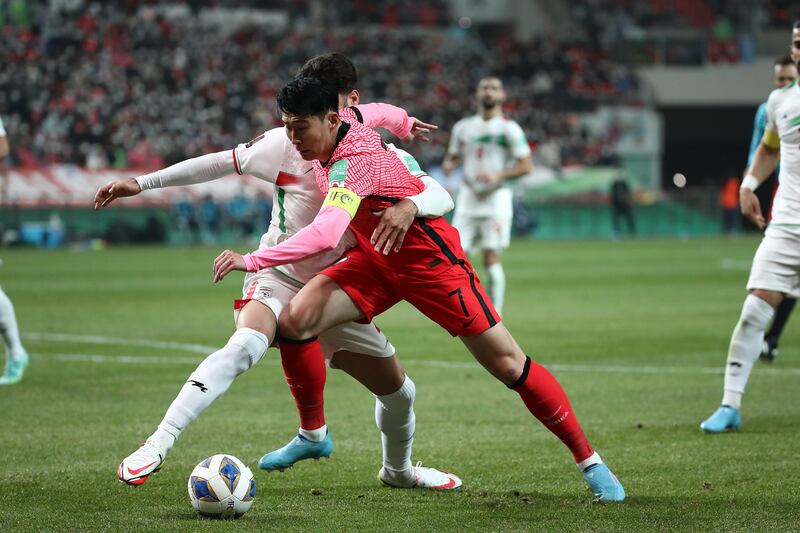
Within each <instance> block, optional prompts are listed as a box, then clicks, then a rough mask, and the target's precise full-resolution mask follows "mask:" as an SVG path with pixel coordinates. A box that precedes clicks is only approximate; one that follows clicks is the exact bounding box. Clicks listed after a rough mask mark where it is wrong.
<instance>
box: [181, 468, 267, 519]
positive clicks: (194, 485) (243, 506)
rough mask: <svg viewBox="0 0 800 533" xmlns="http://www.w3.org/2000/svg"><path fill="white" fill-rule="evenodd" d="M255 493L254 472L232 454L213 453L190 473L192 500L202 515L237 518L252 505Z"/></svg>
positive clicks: (193, 505)
mask: <svg viewBox="0 0 800 533" xmlns="http://www.w3.org/2000/svg"><path fill="white" fill-rule="evenodd" d="M255 497H256V482H255V480H254V479H253V473H252V472H251V471H250V469H249V468H247V465H245V464H244V463H243V462H241V461H240V460H239V459H237V458H236V457H234V456H232V455H227V454H222V453H220V454H217V455H212V456H211V457H209V458H208V459H205V460H203V461H202V462H201V463H200V464H199V465H197V466H196V467H194V470H192V475H191V476H189V500H191V502H192V507H194V509H195V511H197V512H198V513H200V514H201V515H203V516H213V517H221V518H238V517H240V516H242V515H243V514H244V513H246V512H247V511H248V509H250V507H251V506H252V505H253V499H254V498H255Z"/></svg>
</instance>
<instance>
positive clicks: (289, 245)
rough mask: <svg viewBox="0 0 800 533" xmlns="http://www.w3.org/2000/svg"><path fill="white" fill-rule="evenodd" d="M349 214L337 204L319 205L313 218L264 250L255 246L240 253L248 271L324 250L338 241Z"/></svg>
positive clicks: (349, 219)
mask: <svg viewBox="0 0 800 533" xmlns="http://www.w3.org/2000/svg"><path fill="white" fill-rule="evenodd" d="M351 220H352V218H350V214H349V213H348V212H347V211H345V210H344V209H342V208H340V207H334V206H330V205H326V206H323V207H322V209H320V210H319V213H317V216H316V217H315V218H314V220H313V221H312V222H311V224H309V225H308V226H306V227H305V228H303V229H301V230H300V231H298V232H297V233H295V234H294V235H292V236H291V237H289V238H288V239H286V240H285V241H283V242H282V243H280V244H278V245H276V246H273V247H272V248H267V249H264V250H256V251H255V252H252V253H249V254H247V255H245V256H244V264H245V266H246V267H247V271H248V272H257V271H259V270H261V269H262V268H267V267H271V266H277V265H285V264H286V263H294V262H296V261H301V260H303V259H305V258H307V257H310V256H312V255H314V254H318V253H320V252H328V251H330V250H333V249H334V248H336V246H338V245H339V241H341V240H342V236H343V235H344V232H345V230H347V226H349V225H350V221H351Z"/></svg>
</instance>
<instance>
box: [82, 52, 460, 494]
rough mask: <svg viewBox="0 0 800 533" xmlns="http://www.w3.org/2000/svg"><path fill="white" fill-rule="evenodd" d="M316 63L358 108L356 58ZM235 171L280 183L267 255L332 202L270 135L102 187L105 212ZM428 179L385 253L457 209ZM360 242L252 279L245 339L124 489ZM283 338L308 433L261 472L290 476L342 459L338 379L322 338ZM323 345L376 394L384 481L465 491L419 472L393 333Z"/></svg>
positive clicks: (386, 218)
mask: <svg viewBox="0 0 800 533" xmlns="http://www.w3.org/2000/svg"><path fill="white" fill-rule="evenodd" d="M308 65H316V70H317V71H319V72H317V73H318V74H320V75H323V74H327V76H326V77H328V78H331V77H334V78H337V79H338V78H341V79H340V81H339V83H340V84H341V87H343V88H344V90H343V91H341V93H340V95H339V96H340V99H341V103H342V105H346V104H353V105H355V104H358V97H359V95H358V92H357V91H356V90H355V84H356V83H357V79H358V78H357V73H356V70H355V67H354V66H353V65H352V63H351V62H350V61H349V60H348V59H347V58H346V57H344V56H342V55H341V54H326V55H324V56H318V57H317V58H314V59H312V60H309V62H308V63H307V64H306V66H308ZM304 68H305V67H304ZM342 72H343V74H342ZM337 74H341V76H337ZM351 109H352V112H353V113H357V114H359V116H361V117H362V118H363V119H364V120H365V122H366V123H368V124H370V125H372V126H376V127H387V128H389V129H390V131H392V133H394V134H395V135H397V136H398V137H400V138H405V139H406V140H411V139H413V138H417V137H424V134H425V133H427V131H428V128H429V127H431V125H429V124H424V123H422V122H419V121H417V120H415V119H413V118H411V117H408V115H407V114H406V113H405V111H403V110H402V109H399V108H395V107H394V106H387V105H385V104H371V105H370V104H368V105H365V106H361V107H360V108H356V107H353V108H351ZM398 153H399V154H400V155H401V157H403V160H404V161H406V162H407V164H411V165H413V166H416V167H417V168H418V165H416V161H415V160H414V158H413V157H411V156H410V155H409V154H408V153H406V152H403V151H402V150H400V151H398ZM233 173H237V174H247V175H252V176H254V177H257V178H260V179H263V180H266V181H269V182H271V183H274V184H275V191H274V210H273V214H272V222H271V227H270V229H269V231H268V232H267V233H266V234H265V235H264V236H263V237H262V240H261V247H262V248H269V247H271V246H274V245H276V244H277V243H279V242H282V241H284V240H286V239H287V238H289V237H290V236H291V235H293V234H294V233H296V232H298V231H301V230H302V229H303V228H304V227H305V226H306V225H307V224H308V223H309V222H310V221H311V220H312V219H313V217H314V213H315V212H316V210H318V209H319V208H320V206H321V205H322V199H323V198H322V195H321V193H320V192H319V189H318V188H317V186H316V184H315V182H314V174H313V172H312V169H311V166H310V164H309V163H307V162H305V161H303V159H302V158H301V157H300V154H298V153H297V151H296V150H294V148H293V147H292V146H291V144H290V143H289V142H288V139H287V138H286V134H285V133H284V131H283V128H275V129H272V130H269V131H267V132H265V133H263V134H262V135H260V136H258V137H256V138H255V139H253V140H252V141H250V142H249V143H247V144H240V145H239V146H238V147H236V148H235V149H233V150H229V151H225V152H219V153H216V154H208V155H205V156H201V157H197V158H193V159H189V160H187V161H184V162H182V163H178V164H176V165H173V166H171V167H169V168H167V169H164V170H161V171H157V172H154V173H151V174H147V175H145V176H140V177H138V178H136V179H134V180H117V181H115V182H112V183H110V184H108V185H105V186H103V187H101V188H100V190H98V192H97V196H96V198H95V205H96V207H104V206H106V205H108V204H109V203H110V202H111V201H113V200H114V199H115V198H117V197H124V196H133V195H135V194H138V193H139V192H141V191H142V190H146V189H151V188H159V187H166V186H173V185H187V184H191V183H200V182H204V181H209V180H212V179H218V178H221V177H223V176H226V175H229V174H233ZM420 173H421V172H420ZM421 174H422V173H421ZM423 179H424V180H425V182H426V184H427V185H428V186H429V188H428V189H426V190H425V191H423V192H422V193H421V194H419V195H417V196H416V197H413V198H408V199H405V200H403V201H401V202H399V203H398V205H396V206H394V207H393V208H390V209H387V210H386V211H384V213H383V216H382V217H381V223H380V224H379V225H380V226H381V227H382V228H383V229H384V230H386V231H385V232H384V231H382V232H377V233H376V243H375V244H376V247H379V246H380V247H381V249H383V248H382V247H383V246H384V245H386V246H389V247H391V246H394V245H395V244H399V243H396V242H395V241H396V240H399V241H400V242H402V238H403V234H404V233H405V230H406V229H407V228H408V226H409V225H410V224H411V223H412V221H413V220H414V216H416V215H421V216H424V215H429V214H430V215H441V214H444V213H446V212H447V211H449V210H450V209H452V207H453V202H452V199H451V198H450V195H449V194H447V192H446V191H445V190H444V189H443V188H442V187H441V186H439V185H438V184H437V183H436V182H435V181H434V180H432V179H430V178H427V176H425V177H423ZM428 210H430V211H428ZM377 218H378V217H376V219H377ZM352 245H353V241H352V238H350V239H345V242H343V243H342V245H341V246H340V247H338V248H335V249H332V250H329V251H328V252H327V253H323V254H319V255H317V256H315V257H313V258H309V259H308V260H307V261H302V262H296V263H294V264H292V265H285V266H283V267H280V268H270V269H264V270H262V271H260V272H254V273H252V274H250V275H248V276H247V277H246V278H245V280H244V287H243V290H242V294H243V297H242V299H241V300H238V301H237V302H236V306H235V309H236V311H235V315H236V327H237V329H236V332H235V333H234V334H233V336H232V337H231V338H230V340H229V341H228V343H227V344H226V345H225V346H224V347H223V348H222V349H220V350H219V351H217V352H215V353H213V354H211V355H210V356H208V357H207V358H206V359H205V360H204V361H203V362H202V363H201V364H200V365H199V366H198V367H197V369H196V370H195V371H194V372H193V373H192V374H191V375H190V376H189V379H188V380H187V382H186V384H185V385H184V386H183V388H182V389H181V391H180V393H179V394H178V396H177V398H175V400H174V401H173V403H172V405H170V407H169V408H168V409H167V412H166V414H165V416H164V419H163V420H162V421H161V423H160V424H159V426H158V428H157V429H156V431H155V432H154V433H153V434H152V435H151V436H150V437H149V438H148V439H147V441H146V442H145V444H144V445H143V446H142V447H140V448H139V449H138V450H137V451H136V452H134V453H133V454H131V455H130V456H128V457H127V458H125V459H124V460H123V461H122V463H121V464H120V465H119V468H118V471H117V472H118V474H117V475H118V477H119V479H120V480H121V481H123V482H125V483H128V484H131V485H138V484H141V483H144V482H145V481H146V480H147V478H148V476H149V475H150V474H151V473H152V472H154V471H155V470H156V469H158V467H159V466H160V465H161V463H162V461H163V460H164V458H165V457H166V454H167V453H168V452H169V450H170V449H171V448H172V446H173V444H174V442H175V440H176V439H177V438H178V436H179V435H180V434H181V433H182V432H183V431H184V430H185V429H186V427H188V425H189V424H190V423H191V422H192V421H193V420H194V419H195V418H197V416H199V415H200V413H202V412H203V411H204V410H205V409H207V408H208V407H209V406H210V405H211V403H212V402H213V401H214V400H215V399H216V398H218V397H219V396H220V395H221V394H223V393H224V392H225V391H226V390H227V389H228V388H229V387H230V386H231V384H232V383H233V380H234V379H235V378H236V376H238V375H239V374H241V373H243V372H245V371H246V370H248V369H249V368H251V367H252V366H253V365H255V364H256V363H258V362H259V361H260V360H261V358H262V357H263V355H264V352H265V351H266V350H267V347H268V346H269V345H270V343H271V342H272V341H273V340H275V338H276V328H277V320H278V318H279V317H280V315H281V312H282V310H283V308H284V306H286V305H287V304H288V303H289V300H290V299H291V298H292V297H293V296H294V295H295V294H296V293H297V292H298V291H299V290H300V289H301V288H302V287H303V285H304V284H305V282H306V281H308V280H309V279H311V278H312V277H313V276H314V275H316V273H317V272H319V271H320V270H322V269H323V268H325V267H327V266H328V265H330V264H332V263H333V262H335V261H336V260H338V259H339V258H340V257H341V255H342V254H343V253H344V251H345V250H346V249H347V248H349V247H350V246H352ZM278 338H279V341H280V349H281V361H282V364H283V367H284V372H285V374H286V380H287V383H288V384H289V387H290V390H291V392H292V395H293V396H294V398H295V402H296V405H297V408H298V411H299V413H300V422H301V427H300V431H299V434H298V435H297V436H296V437H295V438H294V439H293V440H292V441H291V442H290V444H289V445H288V446H287V447H286V448H285V449H281V450H278V451H277V452H276V453H274V454H271V455H269V456H267V457H264V458H262V460H261V462H260V463H259V466H260V467H261V468H263V469H265V470H283V469H285V468H288V467H290V466H292V465H293V464H294V463H295V462H296V461H298V460H302V459H310V458H317V459H318V458H320V457H328V456H330V454H331V452H332V450H333V441H332V440H331V437H330V435H329V433H328V431H327V425H326V424H325V414H324V399H323V394H322V392H323V390H324V384H325V373H326V370H325V362H324V357H325V355H324V354H323V350H322V348H321V347H320V342H318V341H317V339H316V338H314V339H302V340H299V341H290V340H288V339H282V338H280V337H278ZM320 341H322V343H324V347H325V350H326V352H327V356H328V357H330V358H331V365H332V366H334V367H336V368H340V369H342V370H344V371H346V372H348V373H349V374H351V375H352V376H353V377H354V378H356V379H357V380H359V381H360V382H361V383H362V384H364V385H365V386H366V387H367V388H368V389H369V390H370V391H371V392H372V393H373V394H374V395H375V397H376V414H375V417H376V424H377V425H378V428H379V429H380V430H381V442H382V445H383V458H384V461H383V469H384V470H386V471H393V472H396V475H394V476H393V477H392V479H391V480H389V479H384V482H385V483H386V484H390V485H392V486H397V487H423V488H441V489H450V488H457V487H458V486H460V485H461V480H460V479H458V478H457V477H456V476H454V475H452V474H449V473H445V472H442V471H440V470H437V469H435V468H427V467H422V466H421V465H420V464H417V465H416V466H413V465H412V464H411V449H412V443H413V434H414V427H415V415H414V409H413V403H414V398H415V390H416V388H415V386H414V382H413V381H411V378H409V377H408V376H407V375H406V374H405V372H404V371H403V369H402V367H401V366H400V364H399V361H398V360H397V357H396V356H395V349H394V346H392V344H391V343H390V342H389V340H388V339H387V338H386V336H385V335H384V334H383V333H382V332H381V331H380V330H379V329H378V328H377V327H376V326H375V325H374V324H372V323H370V324H355V323H350V324H345V325H343V326H340V327H337V328H332V329H331V330H330V331H326V332H324V333H323V334H321V335H320Z"/></svg>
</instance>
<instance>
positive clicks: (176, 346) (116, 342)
mask: <svg viewBox="0 0 800 533" xmlns="http://www.w3.org/2000/svg"><path fill="white" fill-rule="evenodd" d="M22 336H23V337H25V338H26V339H31V340H36V341H39V340H42V341H58V342H72V343H82V344H101V345H106V346H141V347H142V348H160V349H164V350H176V351H184V352H191V353H204V354H210V353H212V352H215V351H217V350H218V349H219V348H220V347H215V346H203V345H202V344H186V343H183V342H163V341H155V340H149V339H126V338H121V337H103V336H100V335H75V334H72V333H40V332H25V333H23V335H22Z"/></svg>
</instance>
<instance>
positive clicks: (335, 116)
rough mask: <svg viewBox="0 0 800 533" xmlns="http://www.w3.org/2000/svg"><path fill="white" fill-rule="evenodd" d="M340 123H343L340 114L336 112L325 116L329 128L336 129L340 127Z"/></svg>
mask: <svg viewBox="0 0 800 533" xmlns="http://www.w3.org/2000/svg"><path fill="white" fill-rule="evenodd" d="M339 122H341V119H340V118H339V113H337V112H336V111H328V113H327V114H326V115H325V124H326V125H327V126H328V127H329V128H331V129H333V128H335V127H336V126H338V125H339Z"/></svg>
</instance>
